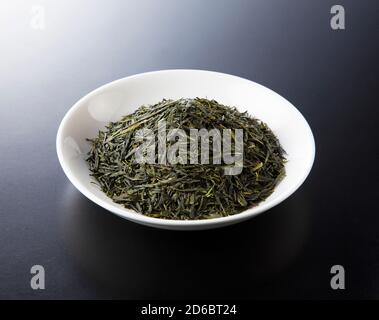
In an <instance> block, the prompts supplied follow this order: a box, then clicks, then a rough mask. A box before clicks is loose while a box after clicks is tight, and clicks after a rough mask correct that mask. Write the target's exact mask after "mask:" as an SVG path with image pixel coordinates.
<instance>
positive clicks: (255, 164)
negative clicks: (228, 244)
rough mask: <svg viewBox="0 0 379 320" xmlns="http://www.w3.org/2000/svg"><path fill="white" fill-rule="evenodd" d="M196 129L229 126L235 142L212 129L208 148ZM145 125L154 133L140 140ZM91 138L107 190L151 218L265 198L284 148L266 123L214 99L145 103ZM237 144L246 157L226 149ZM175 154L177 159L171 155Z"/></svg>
mask: <svg viewBox="0 0 379 320" xmlns="http://www.w3.org/2000/svg"><path fill="white" fill-rule="evenodd" d="M162 123H164V127H163V126H162V125H161V124H162ZM194 129H198V130H200V129H202V130H203V131H204V130H207V131H208V132H209V133H224V134H226V133H229V134H230V135H229V138H230V139H229V140H230V141H229V142H230V143H231V147H232V148H230V147H228V145H227V143H226V142H228V139H224V138H223V140H222V141H221V142H222V143H220V141H219V139H217V138H220V136H219V135H217V134H209V136H208V138H209V140H208V142H209V148H208V149H206V148H205V150H204V146H205V145H206V144H205V143H204V144H203V142H204V141H205V142H206V140H204V141H203V140H202V135H193V133H194V132H195V131H196V130H194ZM241 129H242V132H243V135H242V136H239V135H238V131H237V130H241ZM175 130H176V131H175ZM212 130H213V131H212ZM141 132H145V133H146V132H148V133H149V135H148V137H149V139H141ZM170 132H171V133H170ZM172 132H174V133H175V134H172ZM200 132H202V131H200ZM204 132H205V131H204ZM204 132H203V133H204ZM145 138H146V137H145ZM238 139H242V140H241V141H238ZM88 141H89V142H90V143H91V149H90V151H89V153H88V158H87V162H88V165H89V169H90V171H91V175H92V176H93V177H94V178H95V179H96V180H97V182H98V183H99V185H100V187H101V189H102V190H103V192H105V193H106V194H107V196H109V197H110V198H112V199H113V201H114V202H116V203H119V204H122V205H123V206H125V207H126V208H130V209H133V210H135V211H137V212H140V213H142V214H144V215H148V216H151V217H157V218H163V219H182V220H186V219H208V218H216V217H223V216H228V215H233V214H236V213H239V212H241V211H244V210H246V209H247V208H249V207H252V206H255V205H257V204H258V203H259V202H261V201H263V200H264V199H266V198H267V197H268V196H269V195H270V194H271V193H272V192H273V190H274V188H275V186H276V185H277V184H278V182H279V181H280V180H281V178H282V177H283V176H284V174H285V170H284V162H285V156H284V154H285V152H284V150H283V149H282V147H281V145H280V143H279V141H278V139H277V138H276V136H275V135H274V134H273V132H272V131H271V130H270V129H269V128H268V126H267V125H266V124H265V123H263V122H262V121H260V120H258V119H255V118H252V117H251V116H249V115H248V114H247V113H246V112H245V113H241V112H239V111H238V110H237V109H236V108H234V107H229V106H225V105H222V104H220V103H218V102H217V101H215V100H207V99H203V98H195V99H179V100H165V99H164V100H162V101H161V102H159V103H157V104H154V105H151V106H141V107H139V108H138V109H137V110H136V111H135V112H134V113H132V114H129V115H127V116H124V117H123V118H122V119H121V120H120V121H117V122H111V123H109V124H108V126H107V127H106V129H105V130H104V131H99V133H98V135H97V137H96V138H94V139H88ZM238 143H240V144H241V146H240V147H241V148H237V146H238ZM163 147H164V148H163ZM216 147H218V149H217V148H216ZM233 147H234V148H233ZM170 148H171V149H170ZM157 150H158V152H157ZM159 150H160V151H161V152H159ZM162 150H163V151H164V152H163V153H162ZM167 150H169V151H167ZM170 150H171V151H170ZM217 150H218V151H220V152H216V151H217ZM233 150H234V157H235V159H241V161H235V162H234V163H231V162H230V161H228V157H226V156H225V154H228V151H229V160H230V157H232V158H233V155H232V153H231V151H233ZM185 151H187V153H186V152H185ZM208 151H209V152H208ZM170 154H171V159H174V160H175V161H171V162H170V161H167V159H168V156H169V155H170ZM137 155H139V156H140V157H137ZM141 155H142V156H145V158H143V157H142V158H143V159H144V160H143V161H141ZM187 155H188V156H187ZM147 156H149V157H147ZM146 159H148V160H149V161H146ZM228 169H237V170H236V171H234V172H235V173H234V174H227V172H233V171H227V170H228Z"/></svg>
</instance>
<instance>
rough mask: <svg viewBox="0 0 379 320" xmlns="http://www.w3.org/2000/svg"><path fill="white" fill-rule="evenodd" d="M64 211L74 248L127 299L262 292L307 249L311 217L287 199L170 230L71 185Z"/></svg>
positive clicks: (101, 285) (105, 285) (81, 261)
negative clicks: (237, 219)
mask: <svg viewBox="0 0 379 320" xmlns="http://www.w3.org/2000/svg"><path fill="white" fill-rule="evenodd" d="M59 210H60V216H61V217H62V219H63V221H62V223H63V232H64V239H65V241H66V243H67V247H68V251H69V253H70V255H71V256H73V257H74V261H75V263H77V264H78V265H79V268H80V269H81V270H82V271H83V273H85V274H86V275H87V276H88V277H90V280H91V283H95V285H96V292H98V293H100V295H101V294H104V295H106V296H107V297H125V298H157V297H159V298H202V297H208V296H212V297H214V298H217V297H230V298H239V297H240V298H243V297H244V298H246V297H252V296H256V295H257V296H259V286H260V285H261V284H262V283H264V282H268V281H270V280H273V279H274V278H275V276H276V275H278V274H279V273H281V272H283V271H284V270H285V269H286V268H287V267H288V266H290V264H291V262H292V261H294V259H295V258H296V256H297V255H298V254H299V253H300V252H301V250H302V247H303V244H304V242H305V241H306V238H307V231H308V218H309V215H308V211H307V209H306V207H304V205H303V204H302V203H299V201H296V202H295V201H291V200H287V201H286V202H285V203H284V204H282V205H280V206H279V207H277V208H273V209H271V210H270V211H269V212H266V213H264V214H262V215H260V216H258V217H256V218H254V219H252V220H250V221H247V222H243V223H241V224H238V225H234V226H231V227H227V228H223V229H215V230H205V231H194V232H181V231H166V230H159V229H153V228H149V227H144V226H140V225H137V224H134V223H132V222H129V221H126V220H123V219H122V218H119V217H117V216H115V215H113V214H111V213H110V212H107V211H106V210H104V209H103V208H101V207H99V206H97V205H96V204H93V203H92V202H90V201H89V200H88V199H86V198H85V197H84V196H82V195H81V194H80V193H79V192H78V191H76V190H75V189H74V187H73V186H71V185H70V184H67V188H66V192H65V194H64V196H63V197H62V202H61V203H60V206H59Z"/></svg>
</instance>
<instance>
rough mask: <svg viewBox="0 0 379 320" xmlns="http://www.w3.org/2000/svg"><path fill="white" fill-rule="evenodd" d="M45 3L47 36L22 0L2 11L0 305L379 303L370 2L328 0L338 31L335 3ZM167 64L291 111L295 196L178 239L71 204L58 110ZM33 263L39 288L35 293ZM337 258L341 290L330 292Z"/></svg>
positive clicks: (373, 14)
mask: <svg viewBox="0 0 379 320" xmlns="http://www.w3.org/2000/svg"><path fill="white" fill-rule="evenodd" d="M41 3H42V4H43V5H44V6H45V7H44V8H45V14H46V28H45V30H42V31H41V30H35V29H33V28H31V27H30V18H31V6H32V5H31V4H30V3H29V2H27V1H24V2H23V1H3V2H2V3H1V4H0V9H1V10H0V39H1V51H0V52H1V53H0V57H1V59H0V93H1V94H0V119H1V126H0V137H1V139H0V147H1V148H0V150H1V151H0V164H1V166H0V243H1V250H0V298H30V299H39V298H50V299H51V298H64V299H65V298H337V299H338V298H379V250H378V249H379V236H378V234H379V233H378V230H379V228H378V227H379V215H378V205H377V199H378V196H379V192H378V185H377V178H378V173H379V172H378V171H379V170H378V168H379V166H378V163H377V161H378V143H377V140H378V131H377V130H378V117H377V114H378V111H377V106H378V102H377V101H378V98H377V88H378V63H377V62H378V60H377V59H378V56H379V52H378V48H377V41H378V35H379V34H378V2H377V1H367V0H364V1H346V0H342V1H339V2H338V3H339V4H343V5H344V6H345V10H346V30H345V31H332V30H331V28H330V25H329V19H330V13H329V11H330V7H331V6H332V5H333V4H334V1H313V4H312V5H309V4H308V5H306V4H304V3H305V1H294V0H293V1H274V0H270V1H267V0H258V1H242V0H241V1H227V0H225V1H215V0H210V1H207V2H205V1H200V0H199V1H180V2H179V1H167V0H163V1H153V0H151V1H80V2H79V1H59V2H58V1H57V2H56V3H55V4H53V2H50V1H49V2H48V1H42V2H41ZM158 3H159V4H158ZM232 3H233V4H232ZM307 3H309V2H308V1H307ZM167 68H197V69H209V70H216V71H220V72H226V73H231V74H235V75H239V76H242V77H245V78H248V79H251V80H253V81H256V82H258V83H261V84H263V85H265V86H267V87H269V88H271V89H273V90H274V91H276V92H278V93H279V94H281V95H283V96H284V97H286V98H287V99H288V100H289V101H291V102H292V103H293V104H294V105H295V106H296V107H298V109H299V110H300V111H301V112H302V113H303V115H304V116H305V117H306V118H307V120H308V122H309V123H310V126H311V127H312V129H313V132H314V135H315V140H316V148H317V151H316V161H315V164H314V168H313V170H312V172H311V174H310V176H309V178H308V179H307V181H306V182H305V184H304V185H303V187H302V188H301V189H300V190H298V191H297V192H296V193H295V194H294V195H293V196H292V197H291V198H290V199H288V200H286V201H285V202H284V203H282V204H280V205H279V206H277V207H276V208H274V209H272V210H270V211H269V212H267V213H265V214H262V215H260V216H258V217H257V218H255V219H253V220H250V221H248V222H245V223H241V224H239V225H235V226H232V227H229V228H225V229H220V230H211V231H203V232H185V233H183V232H172V231H163V230H155V229H150V228H147V227H143V226H139V225H135V224H133V223H131V222H128V221H125V220H122V219H120V218H118V217H116V216H114V215H112V214H110V213H108V212H106V211H104V210H103V209H102V208H100V207H98V206H96V205H94V204H93V203H91V202H90V201H89V200H87V199H86V198H84V197H83V196H82V195H81V194H79V192H78V191H76V190H75V189H74V187H73V186H72V185H71V184H70V183H69V181H68V180H67V179H66V177H65V176H64V174H63V172H62V170H61V168H60V166H59V163H58V160H57V157H56V153H55V136H56V131H57V128H58V125H59V123H60V120H61V119H62V117H63V116H64V114H65V113H66V112H67V110H68V109H69V108H70V106H71V105H72V104H73V103H74V102H76V101H77V100H78V99H79V98H80V97H82V96H83V95H84V94H86V93H87V92H89V91H91V90H93V89H95V88H96V87H98V86H100V85H102V84H104V83H106V82H109V81H112V80H114V79H117V78H121V77H124V76H128V75H131V74H135V73H140V72H144V71H150V70H158V69H167ZM289 125H290V124H289ZM35 264H40V265H43V266H44V267H45V270H46V289H45V290H44V291H33V290H32V289H31V288H30V284H29V281H30V278H31V275H30V273H29V272H30V268H31V266H32V265H35ZM335 264H341V265H343V266H344V267H345V270H346V290H344V291H333V290H332V289H331V288H330V285H329V281H330V278H331V275H330V268H331V266H332V265H335Z"/></svg>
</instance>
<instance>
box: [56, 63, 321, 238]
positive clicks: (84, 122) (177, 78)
mask: <svg viewBox="0 0 379 320" xmlns="http://www.w3.org/2000/svg"><path fill="white" fill-rule="evenodd" d="M182 97H184V98H193V97H205V98H208V99H215V100H217V101H218V102H220V103H222V104H225V105H230V106H236V107H237V108H238V109H239V111H246V110H247V111H248V112H249V113H250V115H252V116H254V117H256V118H258V119H260V120H262V121H264V122H266V123H267V124H268V126H269V127H270V128H271V129H272V130H273V132H274V133H275V134H276V135H277V137H278V138H279V140H280V143H281V144H282V146H283V148H284V149H285V150H286V152H287V159H288V162H287V163H286V177H285V178H284V179H283V180H282V181H281V182H280V183H279V185H278V186H277V187H276V188H275V190H274V192H273V193H272V195H271V196H270V197H268V198H267V199H266V200H265V201H263V202H261V203H260V204H259V205H258V206H256V207H254V208H250V209H247V210H246V211H244V212H242V213H239V214H236V215H233V216H228V217H222V218H215V219H209V220H189V221H181V220H164V219H159V218H151V217H147V216H144V215H142V214H139V213H136V212H134V211H132V210H128V209H125V208H124V207H123V206H121V205H119V204H116V203H114V202H113V201H112V200H111V199H110V198H108V197H107V196H106V195H105V194H104V193H103V192H102V191H101V190H100V189H99V188H98V187H97V186H96V185H94V184H93V183H91V181H94V180H93V178H92V177H90V175H89V170H88V167H87V164H86V162H85V160H84V159H85V155H86V153H87V151H88V150H89V144H88V142H86V140H85V139H86V138H89V137H94V136H96V134H97V133H98V130H99V129H104V126H105V125H106V124H107V123H108V122H110V121H116V120H119V119H120V118H121V117H122V116H123V115H126V114H129V113H131V112H133V111H134V110H135V109H137V108H138V107H139V106H140V105H142V104H153V103H156V102H159V101H161V100H162V99H163V98H171V99H178V98H182ZM57 153H58V158H59V162H60V164H61V166H62V168H63V170H64V172H65V174H66V176H67V177H68V179H69V180H70V181H71V182H72V184H73V185H74V186H75V187H76V188H77V189H78V190H79V191H80V192H81V193H83V194H84V195H85V196H86V197H87V198H89V199H90V200H92V201H93V202H95V203H97V204H98V205H99V206H102V207H103V208H105V209H107V210H109V211H111V212H113V213H115V214H117V215H119V216H121V217H123V218H126V219H128V220H131V221H134V222H137V223H140V224H144V225H148V226H152V227H157V228H165V229H178V230H196V229H208V228H216V227H221V226H226V225H230V224H233V223H237V222H240V221H243V220H246V219H249V218H251V217H254V216H256V215H257V214H258V213H261V212H263V211H266V210H268V209H270V208H272V207H273V206H275V205H277V204H278V203H280V202H282V201H283V200H285V199H286V198H288V197H289V196H290V195H291V194H292V193H293V192H295V191H296V189H297V188H299V187H300V185H301V184H302V183H303V182H304V180H305V178H306V177H307V176H308V174H309V172H310V170H311V168H312V165H313V160H314V156H315V143H314V139H313V135H312V131H311V129H310V127H309V125H308V123H307V121H306V120H305V119H304V117H303V116H302V115H301V114H300V112H299V111H298V110H297V109H296V108H295V107H294V106H293V105H292V104H291V103H290V102H288V101H287V100H286V99H284V98H283V97H281V96H280V95H278V94H276V93H275V92H273V91H271V90H270V89H267V88H265V87H263V86H261V85H259V84H257V83H255V82H252V81H249V80H246V79H243V78H239V77H236V76H232V75H228V74H223V73H217V72H211V71H201V70H164V71H155V72H148V73H142V74H138V75H134V76H131V77H127V78H123V79H120V80H117V81H114V82H111V83H109V84H106V85H104V86H102V87H100V88H98V89H96V90H94V91H92V92H91V93H89V94H87V95H86V96H85V97H83V98H82V99H80V100H79V101H78V102H77V103H75V105H74V106H73V107H72V108H71V109H70V110H69V111H68V112H67V114H66V115H65V117H64V118H63V120H62V122H61V124H60V127H59V130H58V134H57Z"/></svg>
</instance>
